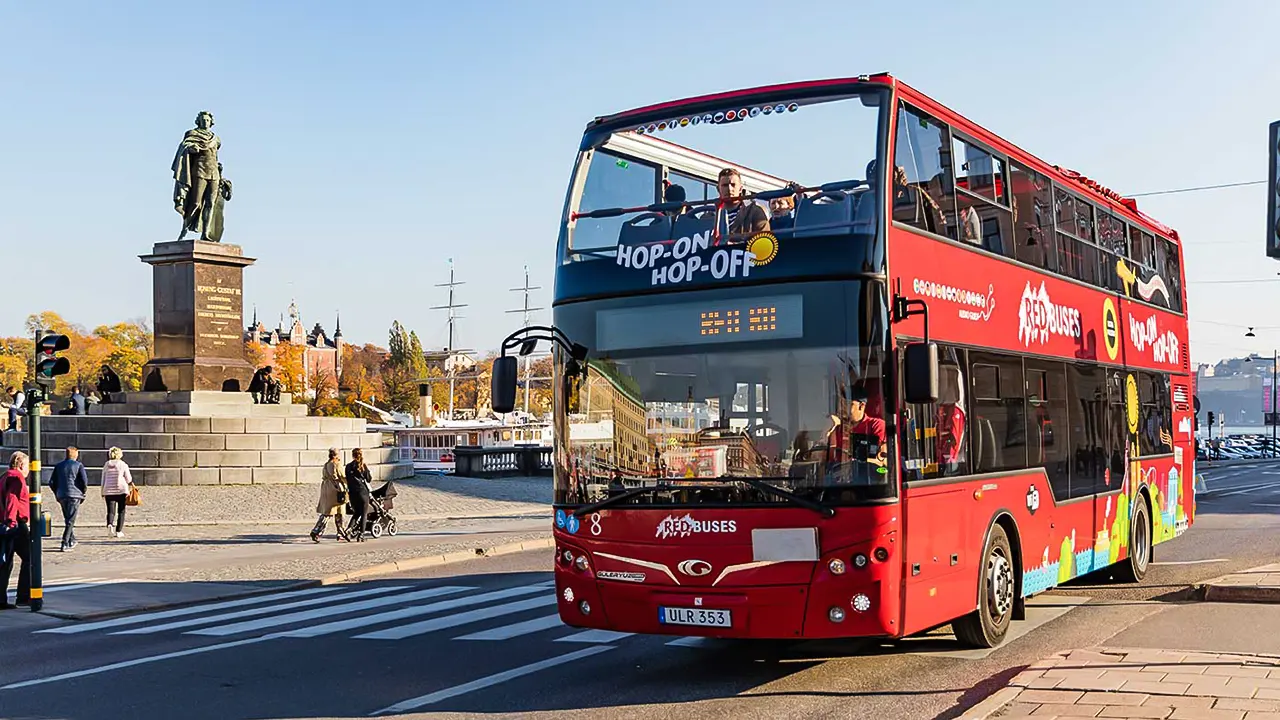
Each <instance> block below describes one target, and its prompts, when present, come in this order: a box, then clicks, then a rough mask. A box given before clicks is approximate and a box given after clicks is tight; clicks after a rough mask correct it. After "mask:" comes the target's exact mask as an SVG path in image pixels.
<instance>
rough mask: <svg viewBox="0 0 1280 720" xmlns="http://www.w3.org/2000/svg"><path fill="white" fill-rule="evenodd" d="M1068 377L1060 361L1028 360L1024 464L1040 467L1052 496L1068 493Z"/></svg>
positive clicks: (1069, 456)
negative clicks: (1025, 458)
mask: <svg viewBox="0 0 1280 720" xmlns="http://www.w3.org/2000/svg"><path fill="white" fill-rule="evenodd" d="M1067 425H1068V422H1067V377H1066V374H1065V371H1064V370H1063V366H1062V364H1061V363H1044V362H1038V361H1030V360H1029V361H1027V440H1028V442H1027V465H1028V467H1043V468H1044V470H1045V473H1046V474H1047V475H1048V476H1049V485H1050V486H1052V487H1053V496H1054V497H1056V498H1059V499H1062V498H1065V497H1067V496H1068V495H1069V493H1070V482H1071V465H1070V459H1071V447H1070V445H1071V443H1070V440H1069V439H1068V438H1069V434H1068V431H1067V430H1068V428H1067Z"/></svg>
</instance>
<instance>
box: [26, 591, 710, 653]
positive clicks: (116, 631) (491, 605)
mask: <svg viewBox="0 0 1280 720" xmlns="http://www.w3.org/2000/svg"><path fill="white" fill-rule="evenodd" d="M557 601H558V598H557V596H556V594H555V584H554V581H550V580H548V581H545V582H535V583H529V584H525V585H516V586H513V587H506V588H499V589H483V588H478V587H475V586H471V585H431V586H425V585H422V584H414V583H395V584H389V585H377V586H372V587H370V586H367V585H345V586H327V587H317V588H307V589H303V590H290V591H283V592H277V593H271V594H268V595H255V596H252V597H245V598H239V599H235V600H226V601H221V602H214V603H207V604H204V605H196V606H192V607H182V608H175V609H172V610H159V611H154V612H145V613H140V614H137V615H130V616H126V617H118V618H111V619H108V620H100V621H96V622H85V623H76V624H67V625H61V626H58V627H52V628H45V629H42V630H36V631H34V632H35V633H37V634H53V635H81V634H87V633H101V634H104V635H125V636H128V635H133V636H138V635H145V636H162V635H183V636H193V637H206V638H219V639H224V640H230V641H238V640H244V639H250V638H255V637H258V638H263V639H277V638H297V639H306V638H319V637H328V636H339V635H344V636H346V637H349V638H350V639H351V640H352V641H358V642H379V641H380V642H396V641H402V640H408V639H412V638H420V637H423V636H428V635H437V634H441V635H443V636H444V637H447V638H448V639H449V640H457V641H466V642H503V641H509V640H514V639H517V638H524V637H537V638H545V639H546V640H547V641H549V642H557V643H574V644H579V645H597V646H603V645H609V644H611V643H616V642H619V641H621V640H625V639H627V638H629V637H631V636H632V633H623V632H614V631H611V630H581V629H579V628H571V627H568V626H566V625H564V624H563V623H562V622H561V621H560V616H559V615H558V614H557V613H556V608H555V606H556V603H557ZM707 643H708V640H707V639H706V638H701V637H681V638H673V639H671V640H670V641H669V642H667V643H666V644H667V645H670V646H673V647H703V646H704V645H706V644H707Z"/></svg>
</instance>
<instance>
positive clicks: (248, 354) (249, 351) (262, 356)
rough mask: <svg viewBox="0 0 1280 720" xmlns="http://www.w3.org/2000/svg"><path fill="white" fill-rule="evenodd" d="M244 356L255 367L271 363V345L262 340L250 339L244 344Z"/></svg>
mask: <svg viewBox="0 0 1280 720" xmlns="http://www.w3.org/2000/svg"><path fill="white" fill-rule="evenodd" d="M244 357H245V360H248V361H249V364H250V365H252V366H253V367H254V368H255V369H256V368H260V367H264V366H266V365H269V364H270V363H271V346H270V345H267V344H266V343H264V342H262V341H261V340H250V341H249V342H247V343H245V345H244Z"/></svg>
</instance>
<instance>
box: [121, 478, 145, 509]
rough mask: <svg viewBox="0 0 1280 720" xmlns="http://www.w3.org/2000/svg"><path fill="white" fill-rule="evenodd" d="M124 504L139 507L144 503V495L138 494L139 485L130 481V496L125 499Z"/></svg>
mask: <svg viewBox="0 0 1280 720" xmlns="http://www.w3.org/2000/svg"><path fill="white" fill-rule="evenodd" d="M124 504H125V505H127V506H129V507H137V506H139V505H141V504H142V496H141V495H139V494H138V486H137V485H134V484H133V483H129V496H128V497H126V498H125V499H124Z"/></svg>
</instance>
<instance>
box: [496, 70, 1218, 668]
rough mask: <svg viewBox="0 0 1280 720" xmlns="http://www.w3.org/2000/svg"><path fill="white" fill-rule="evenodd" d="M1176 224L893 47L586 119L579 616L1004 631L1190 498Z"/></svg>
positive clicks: (572, 306)
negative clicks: (917, 79) (976, 113)
mask: <svg viewBox="0 0 1280 720" xmlns="http://www.w3.org/2000/svg"><path fill="white" fill-rule="evenodd" d="M1183 287H1184V280H1183V275H1182V255H1181V246H1180V244H1179V240H1178V235H1177V233H1176V232H1174V231H1173V230H1172V229H1170V228H1168V227H1166V226H1164V225H1162V224H1160V223H1159V222H1156V221H1155V220H1153V219H1151V218H1149V217H1147V216H1146V215H1144V214H1142V213H1141V212H1140V211H1139V210H1138V207H1137V204H1136V203H1135V202H1134V201H1133V200H1131V199H1127V198H1124V197H1121V196H1119V195H1117V194H1116V193H1114V192H1112V191H1110V190H1108V189H1106V188H1105V187H1103V186H1102V185H1100V184H1098V183H1096V182H1094V181H1092V180H1090V179H1088V178H1086V177H1084V176H1082V175H1080V174H1079V173H1076V172H1073V171H1070V170H1066V169H1063V168H1059V167H1057V166H1053V165H1049V164H1047V163H1045V162H1043V161H1041V160H1039V159H1037V158H1035V157H1033V156H1031V155H1029V154H1027V153H1026V152H1024V151H1022V150H1021V149H1019V148H1017V147H1016V146H1014V145H1012V144H1011V143H1009V142H1007V141H1005V140H1003V139H1001V138H999V137H997V136H995V135H993V134H992V133H990V132H988V131H986V130H984V129H982V128H980V127H978V126H977V125H975V124H973V123H972V122H969V121H967V120H965V119H964V118H963V117H961V116H959V115H957V114H956V113H954V112H952V111H950V110H948V109H946V108H944V107H942V106H940V105H939V104H938V103H936V102H934V101H932V100H930V99H929V98H927V97H925V96H924V95H922V94H921V93H919V92H917V91H916V90H914V89H912V88H910V87H908V86H907V85H905V84H903V83H902V82H900V81H898V80H896V79H895V78H893V77H890V76H888V75H873V76H863V77H858V78H850V79H841V80H827V81H818V82H803V83H794V84H787V85H778V86H772V87H764V88H757V89H753V90H744V91H738V92H728V93H722V94H717V95H709V96H705V97H697V98H692V99H688V100H681V101H677V102H669V103H663V104H660V105H653V106H649V107H644V108H639V109H637V110H632V111H629V112H623V113H619V114H616V115H611V116H608V117H601V118H598V119H596V120H595V121H593V122H592V123H590V124H589V125H588V127H587V131H586V134H585V135H584V137H583V139H582V145H581V149H580V151H579V153H578V156H577V161H576V164H575V166H574V170H573V176H572V180H571V182H570V185H569V190H568V195H567V198H566V201H565V209H564V216H563V223H562V226H561V231H560V237H559V242H558V244H557V271H556V279H555V301H554V322H553V326H552V327H546V328H541V329H537V328H534V329H529V330H524V331H520V332H517V333H515V334H513V335H512V336H511V338H509V339H508V341H507V342H506V343H505V344H504V357H503V358H500V359H499V360H498V361H497V362H496V363H495V369H494V378H493V381H494V392H493V399H494V408H495V410H498V411H499V412H502V411H507V410H509V409H510V404H511V403H510V400H511V399H512V398H513V397H514V392H515V374H516V373H515V363H516V359H515V357H513V356H512V355H511V354H509V353H508V351H514V350H516V349H517V348H518V349H519V351H520V352H528V351H531V350H532V349H533V346H534V344H536V342H537V341H538V340H539V339H546V340H553V341H554V342H555V344H556V347H557V350H556V371H555V377H554V379H553V382H554V386H555V390H554V392H555V395H554V397H555V400H554V412H555V463H554V464H555V481H554V482H555V521H554V522H555V528H554V533H555V540H556V561H555V563H556V564H555V578H556V592H557V594H558V597H559V609H560V616H561V618H562V619H563V620H564V622H566V623H567V624H569V625H573V626H578V627H588V628H606V629H610V630H618V631H625V632H634V633H666V634H682V635H708V636H717V637H736V638H829V637H850V636H881V637H901V636H905V635H911V634H915V633H919V632H922V631H925V630H928V629H931V628H935V627H938V626H941V625H944V624H947V623H951V624H952V625H953V627H954V629H955V632H956V635H957V637H958V638H959V639H960V640H961V641H962V642H965V643H967V644H972V645H977V646H993V645H996V644H998V643H1000V642H1001V641H1002V640H1003V638H1004V636H1005V634H1006V632H1007V630H1008V628H1009V623H1010V622H1011V620H1013V619H1018V618H1019V617H1020V616H1021V614H1022V613H1023V610H1024V602H1025V599H1026V598H1027V597H1029V596H1031V595H1034V594H1036V593H1040V592H1043V591H1045V590H1048V589H1050V588H1053V587H1054V586H1056V585H1058V584H1060V583H1062V582H1065V581H1067V580H1069V579H1071V578H1074V577H1077V576H1079V575H1082V574H1084V573H1088V572H1091V571H1094V570H1099V569H1102V568H1106V567H1110V566H1114V570H1115V571H1116V574H1117V575H1119V576H1122V577H1127V578H1129V579H1131V580H1139V579H1141V578H1142V576H1143V575H1144V574H1145V573H1146V571H1147V568H1148V566H1149V564H1150V562H1151V559H1152V548H1153V546H1154V545H1156V544H1158V543H1160V542H1163V541H1165V540H1169V539H1171V538H1173V537H1175V536H1177V535H1178V534H1180V533H1182V532H1183V531H1185V530H1186V529H1187V527H1188V526H1189V525H1190V524H1191V522H1192V519H1193V517H1194V514H1195V495H1194V488H1193V478H1194V476H1195V469H1194V462H1195V451H1194V445H1193V434H1192V427H1193V410H1192V394H1193V392H1194V388H1193V386H1192V377H1193V376H1192V375H1191V374H1190V372H1189V353H1188V349H1187V321H1186V314H1185V313H1186V299H1185V296H1184V294H1183Z"/></svg>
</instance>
